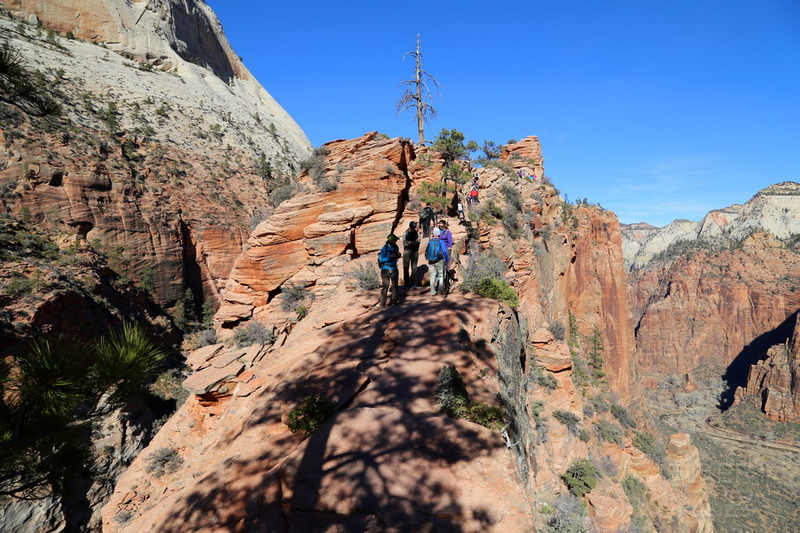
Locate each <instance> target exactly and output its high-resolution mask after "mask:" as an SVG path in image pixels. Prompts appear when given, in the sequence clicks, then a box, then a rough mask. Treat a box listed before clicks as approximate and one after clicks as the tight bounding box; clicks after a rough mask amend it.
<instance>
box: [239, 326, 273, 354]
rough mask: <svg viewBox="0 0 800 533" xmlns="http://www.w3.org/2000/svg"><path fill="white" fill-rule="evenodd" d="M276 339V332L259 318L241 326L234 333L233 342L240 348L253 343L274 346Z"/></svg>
mask: <svg viewBox="0 0 800 533" xmlns="http://www.w3.org/2000/svg"><path fill="white" fill-rule="evenodd" d="M275 339H276V337H275V334H274V333H273V332H272V331H271V330H269V329H268V328H267V326H265V325H264V324H263V323H262V322H258V321H257V320H256V321H253V322H248V323H247V324H245V325H244V326H239V327H238V328H237V329H236V331H235V332H234V334H233V342H234V343H236V346H238V347H239V348H245V347H247V346H252V345H253V344H263V345H265V346H272V344H273V343H274V342H275Z"/></svg>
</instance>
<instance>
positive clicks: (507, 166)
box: [483, 161, 519, 179]
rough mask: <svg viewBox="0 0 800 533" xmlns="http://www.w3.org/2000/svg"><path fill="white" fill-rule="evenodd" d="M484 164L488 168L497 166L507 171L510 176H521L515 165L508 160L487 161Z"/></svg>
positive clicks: (514, 177) (515, 177)
mask: <svg viewBox="0 0 800 533" xmlns="http://www.w3.org/2000/svg"><path fill="white" fill-rule="evenodd" d="M483 166H484V167H486V168H497V169H500V170H502V171H503V172H505V174H506V175H507V176H508V177H509V178H513V179H517V178H518V177H519V176H517V173H516V171H515V170H514V165H512V164H511V163H509V162H508V161H487V162H486V163H484V165H483Z"/></svg>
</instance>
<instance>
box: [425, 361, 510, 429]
mask: <svg viewBox="0 0 800 533" xmlns="http://www.w3.org/2000/svg"><path fill="white" fill-rule="evenodd" d="M433 398H434V400H435V401H436V403H437V404H438V405H439V406H441V408H442V411H444V412H445V413H447V414H448V415H449V416H451V417H453V418H464V419H466V420H469V421H470V422H474V423H476V424H480V425H481V426H484V427H487V428H489V429H500V428H501V427H503V425H504V424H505V422H504V419H503V410H502V409H501V408H499V407H496V406H493V405H488V404H485V403H483V402H478V401H473V400H470V398H469V393H467V387H466V386H465V385H464V379H463V378H462V377H461V374H460V373H459V372H458V370H457V369H456V367H454V366H453V365H449V364H448V365H444V366H442V368H441V370H439V375H438V376H437V378H436V385H434V387H433Z"/></svg>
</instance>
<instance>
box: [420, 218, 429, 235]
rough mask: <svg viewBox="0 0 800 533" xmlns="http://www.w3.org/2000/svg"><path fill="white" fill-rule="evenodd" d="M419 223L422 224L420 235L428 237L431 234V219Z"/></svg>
mask: <svg viewBox="0 0 800 533" xmlns="http://www.w3.org/2000/svg"><path fill="white" fill-rule="evenodd" d="M420 225H421V226H422V237H423V238H427V237H430V236H431V221H430V220H429V221H427V222H420Z"/></svg>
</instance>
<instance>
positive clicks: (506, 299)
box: [475, 278, 519, 309]
mask: <svg viewBox="0 0 800 533" xmlns="http://www.w3.org/2000/svg"><path fill="white" fill-rule="evenodd" d="M475 293H476V294H477V295H478V296H480V297H481V298H491V299H492V300H497V301H498V302H500V303H504V304H506V305H507V306H509V307H511V308H512V309H513V308H516V307H518V306H519V296H518V295H517V291H515V290H514V289H513V288H512V287H511V285H509V284H508V282H507V281H506V280H504V279H502V280H498V279H491V278H484V279H483V280H481V282H480V283H479V284H478V288H477V289H476V290H475Z"/></svg>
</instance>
